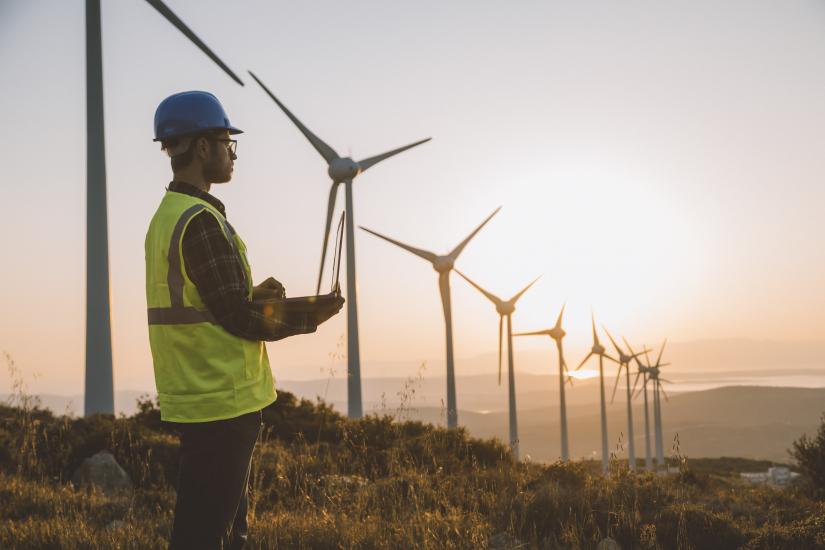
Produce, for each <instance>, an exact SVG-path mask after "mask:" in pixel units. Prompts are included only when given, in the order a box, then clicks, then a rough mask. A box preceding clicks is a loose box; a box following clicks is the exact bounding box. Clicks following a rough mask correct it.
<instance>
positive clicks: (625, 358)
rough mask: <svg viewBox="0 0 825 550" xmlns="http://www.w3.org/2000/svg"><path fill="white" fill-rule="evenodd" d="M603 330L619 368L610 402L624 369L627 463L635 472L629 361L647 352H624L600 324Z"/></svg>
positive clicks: (614, 395) (613, 397) (614, 396)
mask: <svg viewBox="0 0 825 550" xmlns="http://www.w3.org/2000/svg"><path fill="white" fill-rule="evenodd" d="M602 328H603V329H604V332H605V333H606V334H607V337H608V338H610V342H611V343H612V344H613V347H614V348H615V349H616V353H617V354H618V355H619V370H618V371H616V382H615V384H613V395H612V396H611V397H610V403H611V404H612V403H613V400H614V399H615V398H616V389H617V388H618V387H619V379H620V378H621V377H622V369H624V370H625V385H626V390H627V464H628V466H629V467H630V470H631V471H633V472H635V471H636V443H635V441H634V435H633V406H632V398H631V392H630V362H631V361H633V360H634V359H636V358H637V357H638V356H639V355H641V354H643V353H647V350H643V351H640V352H639V353H632V352H631V354H630V355H628V354H626V353H625V352H624V351H623V350H622V348H620V347H619V345H618V344H617V343H616V341H615V340H614V339H613V336H611V335H610V332H608V330H607V327H605V326H602Z"/></svg>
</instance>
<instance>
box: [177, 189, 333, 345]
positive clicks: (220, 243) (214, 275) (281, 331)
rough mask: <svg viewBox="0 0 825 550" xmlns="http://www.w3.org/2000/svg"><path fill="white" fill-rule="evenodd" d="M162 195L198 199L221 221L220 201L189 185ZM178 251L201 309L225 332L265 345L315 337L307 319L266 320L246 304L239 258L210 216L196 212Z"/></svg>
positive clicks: (301, 316)
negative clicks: (295, 338) (214, 211)
mask: <svg viewBox="0 0 825 550" xmlns="http://www.w3.org/2000/svg"><path fill="white" fill-rule="evenodd" d="M168 190H169V191H173V192H175V193H184V194H186V195H191V196H193V197H197V198H199V199H202V200H204V201H206V202H208V203H209V204H211V205H212V206H214V207H215V208H216V209H217V210H218V211H219V212H220V213H221V214H223V215H224V217H226V209H225V208H224V205H223V203H222V202H221V201H219V200H218V199H216V198H215V197H213V196H212V195H210V194H209V193H206V192H204V191H201V190H200V189H198V188H197V187H195V186H193V185H190V184H188V183H185V182H181V181H173V182H172V183H170V184H169V187H168ZM181 247H182V249H183V263H184V266H185V269H186V274H187V275H188V276H189V279H191V281H192V282H193V283H194V284H195V286H196V287H197V289H198V293H199V294H200V295H201V298H202V299H203V302H204V304H206V307H207V309H209V311H210V313H212V315H213V316H214V317H215V320H217V322H218V324H220V325H221V326H222V327H223V328H225V329H226V330H227V332H229V333H231V334H234V335H235V336H239V337H241V338H245V339H247V340H267V341H274V340H280V339H282V338H286V337H287V336H293V335H295V334H306V333H309V332H315V329H316V328H317V325H316V324H315V320H314V318H312V317H311V316H310V315H308V314H304V313H301V314H298V313H292V314H290V315H288V316H285V317H284V316H278V317H275V316H267V315H264V314H263V312H262V311H261V309H260V308H259V307H257V306H255V305H254V304H253V303H252V302H251V301H250V300H249V298H248V292H247V282H246V273H245V272H244V268H243V264H242V263H241V258H240V257H239V256H238V254H237V253H236V252H235V249H234V248H233V247H232V245H231V244H230V243H229V241H228V240H227V238H226V235H225V234H224V232H223V231H222V230H221V227H220V224H219V223H218V221H217V220H216V219H215V217H214V216H212V215H211V214H209V213H207V212H201V213H200V214H197V215H195V217H194V218H192V221H190V222H189V225H188V226H187V228H186V231H185V232H184V234H183V241H182V244H181Z"/></svg>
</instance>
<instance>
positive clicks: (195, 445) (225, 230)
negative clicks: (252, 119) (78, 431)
mask: <svg viewBox="0 0 825 550" xmlns="http://www.w3.org/2000/svg"><path fill="white" fill-rule="evenodd" d="M240 133H241V130H239V129H237V128H235V127H234V126H232V125H231V124H230V123H229V118H228V117H227V116H226V113H225V112H224V110H223V107H222V106H221V104H220V102H219V101H218V99H217V98H216V97H215V96H214V95H212V94H210V93H207V92H200V91H192V92H182V93H177V94H174V95H171V96H169V97H167V98H166V99H164V100H163V101H162V102H161V103H160V105H159V106H158V108H157V111H156V112H155V141H159V142H160V143H161V147H162V150H164V151H165V152H166V153H167V154H168V155H169V157H171V163H172V172H173V179H172V182H171V183H170V184H169V186H168V188H167V190H166V194H165V195H164V196H163V199H162V200H161V203H160V206H159V207H158V209H157V211H156V212H155V215H154V217H153V218H152V221H151V223H150V225H149V231H148V233H147V235H146V299H147V304H148V317H149V342H150V344H151V348H152V358H153V361H154V370H155V383H156V386H157V390H158V401H159V405H160V413H161V419H162V420H164V421H166V422H171V423H174V424H173V425H174V426H175V428H176V429H177V430H178V431H179V433H180V471H179V475H178V480H177V501H176V504H175V518H174V524H173V527H172V536H171V544H170V548H174V549H183V548H187V549H188V548H193V549H210V548H221V549H225V548H232V549H236V548H241V547H242V546H243V545H244V543H245V541H246V538H247V519H246V515H247V485H248V482H249V471H250V465H251V459H252V452H253V450H254V448H255V443H256V441H257V439H258V435H259V432H260V429H261V426H262V422H261V409H263V408H264V407H266V406H267V405H269V404H271V403H272V402H273V401H275V387H274V383H273V378H272V372H271V369H270V365H269V359H268V357H267V352H266V347H265V345H264V341H274V340H280V339H282V338H286V337H288V336H293V335H296V334H306V333H310V332H314V331H315V329H316V327H317V326H318V325H319V324H321V323H323V322H324V321H326V320H327V319H329V318H330V317H332V316H333V315H335V314H336V313H337V312H338V311H340V309H341V306H342V305H343V303H344V300H343V298H338V299H335V300H333V301H331V302H330V301H326V302H324V303H325V304H326V305H323V306H321V307H322V309H319V310H316V311H313V312H311V313H306V312H304V313H284V312H283V311H279V310H278V309H277V308H276V309H274V310H273V308H272V307H271V303H272V301H271V300H270V307H267V312H266V313H264V311H263V308H262V307H261V306H258V305H256V304H255V302H254V301H253V300H258V299H260V298H283V297H285V295H286V294H285V290H284V287H283V285H281V284H280V283H279V282H278V281H276V280H275V279H273V278H271V277H270V278H268V279H266V280H265V281H264V282H263V283H261V284H260V285H258V286H253V285H252V272H251V269H250V266H249V261H248V259H247V255H246V246H245V245H244V243H243V241H242V240H241V238H240V236H239V235H238V234H237V233H236V232H235V230H234V229H233V227H232V226H231V225H230V224H229V222H228V221H227V216H226V211H225V209H224V206H223V204H222V203H221V201H219V200H218V199H217V198H215V197H214V196H212V195H211V194H210V193H209V190H210V187H211V185H212V184H220V183H226V182H228V181H230V180H231V179H232V170H233V165H234V162H235V160H236V159H237V158H238V157H237V155H236V152H237V141H236V140H235V139H233V138H231V137H230V136H234V135H237V134H240Z"/></svg>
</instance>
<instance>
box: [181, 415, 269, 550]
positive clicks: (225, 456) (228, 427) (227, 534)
mask: <svg viewBox="0 0 825 550" xmlns="http://www.w3.org/2000/svg"><path fill="white" fill-rule="evenodd" d="M261 425H262V423H261V411H255V412H252V413H249V414H245V415H242V416H239V417H237V418H230V419H228V420H217V421H214V422H197V423H192V424H180V423H176V424H175V425H174V426H175V428H176V429H178V430H179V432H180V470H179V472H178V496H177V502H176V503H175V522H174V525H173V527H172V540H171V542H170V546H169V548H170V549H171V550H189V549H193V550H194V549H197V550H201V549H203V550H211V549H213V548H214V549H219V550H229V549H232V550H237V549H239V548H243V546H244V543H246V538H247V530H248V527H247V522H246V521H247V520H246V512H247V498H248V496H247V495H248V492H247V487H248V485H249V469H250V466H251V464H252V451H253V450H254V449H255V442H256V441H257V440H258V435H259V434H260V431H261Z"/></svg>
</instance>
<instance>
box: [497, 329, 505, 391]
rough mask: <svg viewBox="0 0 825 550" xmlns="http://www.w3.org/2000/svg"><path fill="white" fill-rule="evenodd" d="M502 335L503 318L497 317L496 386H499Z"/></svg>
mask: <svg viewBox="0 0 825 550" xmlns="http://www.w3.org/2000/svg"><path fill="white" fill-rule="evenodd" d="M503 334H504V316H503V315H499V316H498V385H499V386H500V385H501V342H502V340H503Z"/></svg>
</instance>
